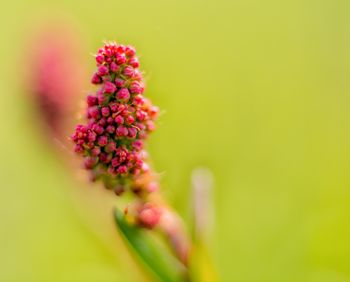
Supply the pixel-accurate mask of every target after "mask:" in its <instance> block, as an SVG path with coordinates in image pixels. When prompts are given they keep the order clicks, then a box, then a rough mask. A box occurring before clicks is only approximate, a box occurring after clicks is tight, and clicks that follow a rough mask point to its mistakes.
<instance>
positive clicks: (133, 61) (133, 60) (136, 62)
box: [128, 57, 140, 68]
mask: <svg viewBox="0 0 350 282" xmlns="http://www.w3.org/2000/svg"><path fill="white" fill-rule="evenodd" d="M128 63H129V65H130V66H132V67H134V68H138V67H139V66H140V63H139V60H138V59H137V58H136V57H132V58H131V59H130V60H129V62H128Z"/></svg>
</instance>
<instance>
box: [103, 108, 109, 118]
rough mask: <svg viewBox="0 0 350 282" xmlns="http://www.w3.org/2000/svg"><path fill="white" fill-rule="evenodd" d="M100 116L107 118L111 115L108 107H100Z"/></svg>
mask: <svg viewBox="0 0 350 282" xmlns="http://www.w3.org/2000/svg"><path fill="white" fill-rule="evenodd" d="M101 114H102V116H104V117H108V116H109V115H110V114H111V112H110V109H109V107H102V109H101Z"/></svg>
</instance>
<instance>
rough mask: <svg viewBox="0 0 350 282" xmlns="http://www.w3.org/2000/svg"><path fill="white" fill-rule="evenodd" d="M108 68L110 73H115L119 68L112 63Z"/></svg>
mask: <svg viewBox="0 0 350 282" xmlns="http://www.w3.org/2000/svg"><path fill="white" fill-rule="evenodd" d="M109 68H110V70H111V71H112V72H117V71H118V70H119V66H118V65H117V64H116V63H115V62H112V63H111V64H110V66H109Z"/></svg>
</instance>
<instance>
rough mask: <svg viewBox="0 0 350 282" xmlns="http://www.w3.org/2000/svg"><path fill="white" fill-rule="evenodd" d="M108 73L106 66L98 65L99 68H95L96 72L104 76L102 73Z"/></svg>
mask: <svg viewBox="0 0 350 282" xmlns="http://www.w3.org/2000/svg"><path fill="white" fill-rule="evenodd" d="M108 73H109V70H108V68H107V67H106V66H99V68H98V70H97V74H98V75H99V76H104V75H106V74H108Z"/></svg>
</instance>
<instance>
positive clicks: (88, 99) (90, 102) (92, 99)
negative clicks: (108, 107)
mask: <svg viewBox="0 0 350 282" xmlns="http://www.w3.org/2000/svg"><path fill="white" fill-rule="evenodd" d="M86 103H87V104H88V106H89V107H92V106H95V105H97V103H98V101H97V97H96V96H92V95H88V96H87V97H86Z"/></svg>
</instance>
